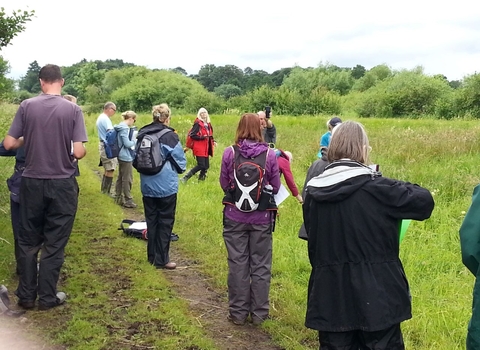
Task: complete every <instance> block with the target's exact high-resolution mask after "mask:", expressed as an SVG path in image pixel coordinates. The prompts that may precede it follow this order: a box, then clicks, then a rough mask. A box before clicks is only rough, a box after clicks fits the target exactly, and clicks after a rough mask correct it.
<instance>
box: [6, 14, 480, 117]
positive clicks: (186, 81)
mask: <svg viewBox="0 0 480 350" xmlns="http://www.w3.org/2000/svg"><path fill="white" fill-rule="evenodd" d="M33 14H34V12H33V11H31V12H27V11H21V10H18V11H16V12H13V14H12V15H11V16H8V15H7V14H6V13H5V12H4V10H3V8H1V9H0V50H1V48H2V47H5V46H7V45H9V44H10V43H11V40H12V39H13V37H14V36H15V35H17V34H18V33H19V32H21V31H23V30H24V29H25V26H24V25H25V23H26V22H27V21H30V20H31V17H32V16H33ZM0 53H1V51H0ZM40 68H41V67H40V65H39V63H38V62H37V61H33V62H32V63H30V64H29V67H28V70H27V72H26V74H25V75H24V76H22V77H21V78H20V79H19V81H18V82H15V81H13V80H12V79H8V78H7V77H6V74H7V73H8V71H9V65H8V62H7V61H5V60H4V59H3V57H2V56H0V99H2V100H6V101H11V102H14V103H19V102H21V101H22V100H24V99H26V98H30V97H32V96H35V95H36V94H38V93H39V92H40V85H39V82H38V73H39V71H40ZM62 73H63V76H64V78H65V86H64V88H63V92H64V93H65V94H70V95H74V96H76V97H78V101H79V103H80V104H82V105H83V106H84V108H85V109H86V110H87V111H89V110H91V111H98V110H99V109H100V107H101V106H102V105H103V103H104V102H105V101H107V100H112V101H115V103H116V104H117V106H118V108H120V109H121V110H127V109H131V110H135V111H137V112H142V111H149V110H150V108H151V106H152V105H155V104H157V103H159V102H167V103H168V104H169V105H170V106H171V107H173V108H176V109H180V110H183V111H185V112H192V113H193V112H196V111H197V110H198V108H199V107H201V106H203V107H205V108H207V109H208V110H209V111H210V112H211V113H223V112H225V111H230V112H244V111H256V110H260V109H263V107H264V106H266V105H269V106H271V107H272V108H273V110H274V112H275V113H276V114H290V115H311V114H314V115H315V114H356V115H358V116H360V117H404V116H414V117H421V116H430V117H431V116H433V117H436V118H444V119H451V118H455V117H473V118H480V74H477V73H474V74H471V75H468V76H465V77H464V78H463V79H462V80H453V81H449V80H448V79H447V77H445V76H444V75H441V74H437V75H433V76H432V75H427V74H425V73H424V71H423V69H422V67H416V68H414V69H411V70H394V69H392V68H391V67H389V66H388V65H386V64H381V65H377V66H375V67H372V68H371V69H366V68H365V67H364V66H362V65H359V64H357V65H356V66H355V67H351V68H350V67H339V66H336V65H334V64H330V63H320V64H319V65H318V66H317V67H307V68H302V67H298V66H296V67H287V68H282V69H279V70H276V71H274V72H273V73H268V72H266V71H264V70H255V69H252V68H251V67H247V68H245V69H241V68H239V67H237V66H235V65H225V66H216V65H214V64H205V65H203V66H202V67H201V68H200V70H199V71H198V73H197V74H191V75H188V73H187V72H186V71H185V69H183V68H182V67H176V68H171V69H148V68H146V67H143V66H136V65H134V64H133V63H127V62H124V61H123V60H121V59H109V60H106V61H100V60H95V61H87V60H86V59H83V60H81V61H80V62H78V63H75V64H73V65H72V66H66V67H62ZM16 83H17V85H18V86H17V87H16Z"/></svg>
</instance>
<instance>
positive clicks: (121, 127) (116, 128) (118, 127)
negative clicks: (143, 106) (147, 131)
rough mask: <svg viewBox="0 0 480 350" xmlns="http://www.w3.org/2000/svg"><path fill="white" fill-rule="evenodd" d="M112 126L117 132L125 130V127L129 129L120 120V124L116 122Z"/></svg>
mask: <svg viewBox="0 0 480 350" xmlns="http://www.w3.org/2000/svg"><path fill="white" fill-rule="evenodd" d="M113 128H114V129H115V130H116V131H117V132H120V131H121V130H125V129H127V130H128V129H130V127H129V126H128V125H127V124H125V123H124V122H121V123H120V124H117V125H114V126H113Z"/></svg>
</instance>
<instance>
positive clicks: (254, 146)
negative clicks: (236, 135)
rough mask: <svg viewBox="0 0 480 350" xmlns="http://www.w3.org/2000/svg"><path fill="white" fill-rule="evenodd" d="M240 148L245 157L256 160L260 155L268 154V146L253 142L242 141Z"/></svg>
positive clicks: (263, 143)
mask: <svg viewBox="0 0 480 350" xmlns="http://www.w3.org/2000/svg"><path fill="white" fill-rule="evenodd" d="M238 148H239V150H240V153H241V155H242V156H243V157H245V158H254V157H256V156H258V155H259V154H261V153H263V152H266V151H267V150H268V144H266V143H265V142H256V141H252V140H240V142H239V143H238Z"/></svg>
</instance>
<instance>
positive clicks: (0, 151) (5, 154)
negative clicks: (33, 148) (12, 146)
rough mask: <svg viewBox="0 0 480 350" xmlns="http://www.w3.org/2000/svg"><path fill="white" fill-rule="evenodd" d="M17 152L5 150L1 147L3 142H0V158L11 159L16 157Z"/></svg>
mask: <svg viewBox="0 0 480 350" xmlns="http://www.w3.org/2000/svg"><path fill="white" fill-rule="evenodd" d="M16 155H17V151H16V150H7V149H6V148H5V146H3V141H2V142H0V156H2V157H12V156H16Z"/></svg>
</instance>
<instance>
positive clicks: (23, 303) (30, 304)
mask: <svg viewBox="0 0 480 350" xmlns="http://www.w3.org/2000/svg"><path fill="white" fill-rule="evenodd" d="M17 305H18V306H20V307H21V308H23V309H27V310H29V309H33V308H34V307H35V300H19V301H18V302H17Z"/></svg>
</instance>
